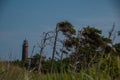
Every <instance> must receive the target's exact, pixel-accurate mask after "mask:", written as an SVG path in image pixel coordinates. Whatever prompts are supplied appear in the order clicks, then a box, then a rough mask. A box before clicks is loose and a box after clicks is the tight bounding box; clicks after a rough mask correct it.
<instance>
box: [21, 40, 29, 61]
mask: <svg viewBox="0 0 120 80" xmlns="http://www.w3.org/2000/svg"><path fill="white" fill-rule="evenodd" d="M27 59H28V41H27V40H26V39H25V40H24V41H23V45H22V61H23V62H25V61H27Z"/></svg>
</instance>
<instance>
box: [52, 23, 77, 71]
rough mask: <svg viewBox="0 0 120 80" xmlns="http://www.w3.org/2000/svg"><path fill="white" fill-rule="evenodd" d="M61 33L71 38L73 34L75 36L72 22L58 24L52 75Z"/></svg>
mask: <svg viewBox="0 0 120 80" xmlns="http://www.w3.org/2000/svg"><path fill="white" fill-rule="evenodd" d="M59 31H61V32H62V33H63V34H64V35H65V36H66V37H71V36H72V34H75V29H74V28H73V25H72V24H71V23H70V22H67V21H64V22H59V23H57V25H56V29H55V40H54V46H53V53H52V60H51V73H52V72H53V65H54V57H55V52H56V42H57V38H58V33H59Z"/></svg>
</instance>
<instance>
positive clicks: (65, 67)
mask: <svg viewBox="0 0 120 80" xmlns="http://www.w3.org/2000/svg"><path fill="white" fill-rule="evenodd" d="M114 29H115V25H114V24H113V26H112V27H111V30H110V31H109V32H108V36H107V37H105V36H103V35H102V31H101V30H99V29H97V28H95V27H91V26H87V27H83V28H82V29H79V30H75V29H74V26H73V25H72V24H71V23H70V22H68V21H63V22H59V23H57V24H56V28H55V31H48V32H44V34H43V37H42V38H41V43H40V44H39V49H40V52H39V53H38V54H37V55H35V56H32V57H33V58H34V59H35V58H38V59H39V62H38V63H36V62H33V63H31V64H32V69H33V68H35V69H36V70H37V71H38V72H40V73H41V72H43V73H47V72H50V73H53V72H69V71H74V72H80V70H82V69H84V70H85V71H86V72H88V70H89V69H90V68H93V67H94V68H95V69H96V70H97V71H98V72H99V71H101V70H106V67H108V68H107V71H108V72H109V75H112V76H113V77H115V76H117V75H120V73H119V72H118V71H119V70H118V66H116V65H118V63H117V61H116V60H117V59H119V56H120V43H113V42H114V40H115V38H116V36H117V35H114V34H115V30H114ZM118 35H120V32H119V31H118ZM46 46H51V47H53V48H52V52H51V53H52V55H51V57H50V58H49V59H46V58H45V56H43V54H44V53H43V52H44V51H45V50H46ZM48 52H49V51H48ZM49 53H50V52H49ZM46 56H47V55H46ZM116 58H117V59H116ZM113 74H114V75H113Z"/></svg>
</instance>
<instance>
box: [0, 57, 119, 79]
mask: <svg viewBox="0 0 120 80" xmlns="http://www.w3.org/2000/svg"><path fill="white" fill-rule="evenodd" d="M98 65H99V63H97V64H94V65H92V66H91V67H89V68H88V70H87V72H86V71H85V70H84V69H81V70H80V72H79V73H76V72H73V71H68V72H66V73H53V74H49V73H47V74H43V73H42V74H39V73H35V72H30V71H27V70H26V69H25V68H21V67H19V66H17V65H14V64H12V63H7V62H0V80H120V59H119V57H117V56H116V57H115V56H106V58H103V59H102V60H101V61H100V65H99V66H98ZM98 67H100V69H98Z"/></svg>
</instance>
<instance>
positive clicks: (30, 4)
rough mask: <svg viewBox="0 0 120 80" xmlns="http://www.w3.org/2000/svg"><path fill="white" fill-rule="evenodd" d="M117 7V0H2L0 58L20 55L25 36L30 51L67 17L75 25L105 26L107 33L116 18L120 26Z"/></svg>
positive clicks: (0, 11)
mask: <svg viewBox="0 0 120 80" xmlns="http://www.w3.org/2000/svg"><path fill="white" fill-rule="evenodd" d="M118 8H119V6H117V0H0V58H1V59H8V56H10V55H11V56H12V58H15V59H21V53H22V51H21V50H22V43H23V40H24V39H25V38H27V39H28V41H29V55H30V54H31V52H32V47H33V45H36V44H37V43H39V42H40V36H41V35H42V33H43V32H46V31H50V30H54V29H55V26H56V23H57V22H60V21H64V20H67V21H69V22H71V23H72V24H73V25H74V26H75V28H76V29H79V28H82V27H85V26H87V25H90V26H94V27H96V28H98V29H101V30H103V32H104V33H103V34H104V35H107V34H108V31H109V30H110V29H111V27H112V24H113V23H114V22H115V25H116V31H117V30H120V29H119V27H120V19H119V16H120V15H119V14H120V13H119V9H118ZM118 39H120V38H118ZM118 39H117V40H116V42H118ZM36 52H38V49H36ZM46 54H48V53H46ZM48 55H49V56H50V54H48Z"/></svg>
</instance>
